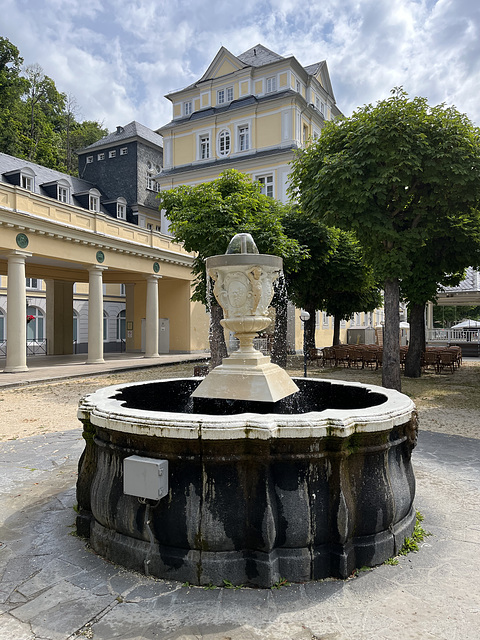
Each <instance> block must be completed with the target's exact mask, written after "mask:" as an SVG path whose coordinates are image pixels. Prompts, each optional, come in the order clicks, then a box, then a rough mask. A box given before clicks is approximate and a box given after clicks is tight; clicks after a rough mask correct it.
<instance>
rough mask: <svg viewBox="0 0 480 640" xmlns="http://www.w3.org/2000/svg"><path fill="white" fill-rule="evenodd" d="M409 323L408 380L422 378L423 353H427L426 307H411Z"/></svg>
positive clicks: (416, 305)
mask: <svg viewBox="0 0 480 640" xmlns="http://www.w3.org/2000/svg"><path fill="white" fill-rule="evenodd" d="M408 321H409V322H410V344H409V345H408V353H407V358H406V360H405V375H406V376H407V377H408V378H420V376H421V375H422V353H423V352H424V351H425V305H424V304H411V305H409V307H408Z"/></svg>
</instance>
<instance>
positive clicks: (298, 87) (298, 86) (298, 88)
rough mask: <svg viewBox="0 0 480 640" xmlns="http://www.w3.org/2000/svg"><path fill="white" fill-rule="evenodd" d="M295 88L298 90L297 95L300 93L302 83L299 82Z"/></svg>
mask: <svg viewBox="0 0 480 640" xmlns="http://www.w3.org/2000/svg"><path fill="white" fill-rule="evenodd" d="M295 86H296V88H297V93H300V82H299V81H298V80H297V81H296V83H295Z"/></svg>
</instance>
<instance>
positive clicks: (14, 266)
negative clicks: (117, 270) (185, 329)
mask: <svg viewBox="0 0 480 640" xmlns="http://www.w3.org/2000/svg"><path fill="white" fill-rule="evenodd" d="M31 255H32V254H31V253H29V252H27V251H20V250H14V251H11V252H10V253H9V255H8V284H7V305H8V306H7V332H6V337H7V357H6V365H5V369H4V372H5V373H17V372H21V371H27V370H28V367H27V333H26V314H25V310H26V301H27V293H26V280H25V263H26V259H27V258H28V257H31ZM106 269H107V267H105V266H102V265H93V266H91V267H90V268H89V269H88V283H89V292H88V355H87V364H96V363H102V362H104V358H103V273H104V271H105V270H106ZM160 277H161V276H159V275H149V276H146V281H147V288H146V305H145V306H146V309H145V357H146V358H155V357H158V355H159V353H158V329H159V320H158V316H159V300H158V280H159V278H160ZM54 282H55V281H52V282H51V286H53V284H54ZM48 284H49V283H47V288H48ZM72 290H73V285H72V287H71V291H72ZM48 299H49V298H48V293H47V304H48ZM52 304H54V302H52ZM67 306H68V305H67ZM47 314H48V309H47ZM49 315H50V316H51V317H52V324H53V318H54V313H50V314H49ZM72 315H73V307H72ZM70 320H71V318H70ZM62 321H63V322H64V321H65V320H64V316H62ZM54 331H55V328H54Z"/></svg>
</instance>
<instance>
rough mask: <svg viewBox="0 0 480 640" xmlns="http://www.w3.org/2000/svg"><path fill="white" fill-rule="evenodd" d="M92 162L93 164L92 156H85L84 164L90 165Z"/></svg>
mask: <svg viewBox="0 0 480 640" xmlns="http://www.w3.org/2000/svg"><path fill="white" fill-rule="evenodd" d="M92 162H93V156H87V159H86V163H87V164H92Z"/></svg>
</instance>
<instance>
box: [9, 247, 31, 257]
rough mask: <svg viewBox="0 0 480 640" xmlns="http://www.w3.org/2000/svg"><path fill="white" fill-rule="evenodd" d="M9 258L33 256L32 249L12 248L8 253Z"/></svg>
mask: <svg viewBox="0 0 480 640" xmlns="http://www.w3.org/2000/svg"><path fill="white" fill-rule="evenodd" d="M7 257H8V258H23V259H25V258H31V257H32V253H31V252H30V251H21V250H19V249H12V251H9V252H8V253H7Z"/></svg>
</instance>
